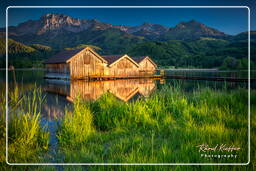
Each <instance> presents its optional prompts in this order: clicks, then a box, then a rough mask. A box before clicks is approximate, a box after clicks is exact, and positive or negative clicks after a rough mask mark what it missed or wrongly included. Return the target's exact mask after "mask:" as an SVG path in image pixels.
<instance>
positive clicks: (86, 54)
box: [70, 50, 106, 79]
mask: <svg viewBox="0 0 256 171" xmlns="http://www.w3.org/2000/svg"><path fill="white" fill-rule="evenodd" d="M104 65H106V64H104V63H103V62H102V61H101V60H100V59H99V58H97V57H96V56H95V55H94V54H93V53H91V52H90V51H89V50H86V51H83V53H80V54H78V56H77V57H75V59H74V60H72V61H71V62H70V76H71V79H82V78H85V77H88V76H89V75H104Z"/></svg>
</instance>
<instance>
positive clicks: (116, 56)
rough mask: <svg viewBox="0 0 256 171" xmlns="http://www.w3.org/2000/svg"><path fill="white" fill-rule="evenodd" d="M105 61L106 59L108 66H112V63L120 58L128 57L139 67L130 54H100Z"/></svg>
mask: <svg viewBox="0 0 256 171" xmlns="http://www.w3.org/2000/svg"><path fill="white" fill-rule="evenodd" d="M102 57H103V58H104V59H105V60H106V61H108V66H110V67H111V66H112V65H113V64H114V63H116V62H118V61H119V60H121V59H122V58H125V57H126V58H128V59H129V60H130V61H131V62H132V63H134V64H135V65H136V66H137V67H139V64H138V63H137V62H136V61H134V60H133V59H132V58H131V57H130V56H128V55H126V54H125V55H109V56H102Z"/></svg>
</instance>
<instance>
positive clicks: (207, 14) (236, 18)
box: [0, 0, 256, 34]
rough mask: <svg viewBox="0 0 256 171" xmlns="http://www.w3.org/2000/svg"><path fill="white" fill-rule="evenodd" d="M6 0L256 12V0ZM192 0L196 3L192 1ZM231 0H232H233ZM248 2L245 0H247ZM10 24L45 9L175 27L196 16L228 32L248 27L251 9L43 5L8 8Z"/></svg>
mask: <svg viewBox="0 0 256 171" xmlns="http://www.w3.org/2000/svg"><path fill="white" fill-rule="evenodd" d="M71 2H73V3H70V1H66V0H63V1H61V2H60V1H58V0H55V1H47V0H46V1H35V2H33V1H30V0H27V1H22V0H20V1H16V0H12V1H6V2H5V4H4V5H1V8H2V9H3V11H5V10H4V7H7V6H9V5H12V6H16V5H24V6H28V5H63V6H65V5H149V6H150V5H178V6H182V5H200V6H201V5H202V6H205V5H210V6H211V5H216V6H220V5H224V6H225V5H239V6H240V5H246V6H249V7H250V8H251V15H252V21H253V18H256V17H254V15H255V5H256V3H254V2H251V1H246V0H232V1H231V0H222V1H219V0H215V1H202V0H194V1H162V0H158V1H150V0H148V1H144V0H137V1H114V0H112V1H111V0H109V1H102V0H101V1H99V0H98V1H96V0H95V1H88V2H87V1H74V0H73V1H71ZM192 2H193V3H192ZM231 2H232V3H231ZM245 2H246V3H245ZM8 13H9V19H8V21H9V25H17V24H18V23H21V22H24V21H27V20H29V19H32V20H35V19H39V18H40V16H42V15H44V14H46V13H62V14H66V15H69V16H72V17H74V18H81V19H98V20H100V21H102V22H107V23H110V24H114V25H130V26H134V25H139V24H142V23H144V22H150V23H155V24H162V25H165V26H169V27H173V26H175V25H176V24H178V23H179V22H181V21H189V20H192V19H194V20H197V21H199V22H201V23H204V24H206V25H208V26H210V27H213V28H216V29H218V30H220V31H223V32H225V33H227V34H237V33H240V32H243V31H246V30H247V29H248V22H247V18H248V10H247V9H246V8H235V9H230V8H229V9H228V8H225V9H217V8H216V9H212V8H211V9H199V8H193V9H188V8H185V9H184V8H179V9H174V8H170V9H134V8H132V9H88V8H87V9H86V8H80V9H71V8H66V9H56V8H55V9H54V8H50V9H47V8H40V9H31V8H23V9H17V8H16V9H9V11H8ZM4 17H5V12H2V10H1V14H0V19H1V18H2V20H0V27H4V26H5V20H4V19H5V18H4ZM251 25H252V27H251V29H255V28H256V27H255V24H254V22H252V23H251Z"/></svg>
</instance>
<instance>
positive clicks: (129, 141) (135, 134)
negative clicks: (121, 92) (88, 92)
mask: <svg viewBox="0 0 256 171" xmlns="http://www.w3.org/2000/svg"><path fill="white" fill-rule="evenodd" d="M11 93H12V94H11V95H10V97H11V99H10V102H11V103H10V104H13V108H14V106H15V104H19V103H20V104H19V105H18V106H20V107H22V108H23V109H24V110H16V112H18V113H19V114H21V113H23V114H25V113H29V114H28V115H24V116H22V117H26V118H25V119H21V120H20V117H21V116H19V117H18V116H17V117H16V121H15V119H14V122H11V123H10V124H9V126H10V128H9V130H12V132H13V133H9V136H10V137H11V139H12V141H10V142H11V144H10V145H9V146H10V147H11V148H10V149H11V150H10V151H9V153H10V154H11V155H10V154H9V156H12V157H13V158H10V159H11V161H16V162H31V161H37V162H45V161H44V160H45V159H44V155H45V153H46V152H47V151H48V142H49V135H48V133H47V131H46V130H45V129H43V128H40V127H39V124H40V116H39V115H38V110H37V109H36V108H38V109H39V108H40V107H39V106H40V104H42V103H43V98H42V96H41V94H40V89H36V90H35V91H34V94H33V93H32V94H27V96H26V97H23V98H24V102H23V103H21V102H19V100H20V97H21V96H20V95H19V92H18V91H17V92H15V91H14V92H11ZM247 95H248V94H247V90H246V89H237V90H232V91H229V90H223V91H220V90H219V91H215V90H211V89H209V88H206V89H198V90H195V91H193V92H190V93H184V92H183V91H182V90H181V89H180V88H179V87H177V86H175V87H164V88H162V89H161V90H158V91H156V92H155V93H153V94H152V95H151V96H150V97H148V98H146V99H144V98H141V99H139V100H137V101H133V102H130V103H125V102H122V101H120V100H117V99H116V98H115V97H114V96H112V95H111V94H105V95H104V96H102V97H101V98H100V99H99V100H97V101H94V102H92V101H87V100H82V99H79V98H77V99H76V101H75V102H74V109H73V110H66V114H65V116H64V118H63V119H62V120H61V121H60V125H59V130H58V134H57V137H58V140H59V147H60V148H59V149H58V156H62V157H63V161H60V162H76V163H79V162H85V163H86V162H99V163H102V162H108V163H109V162H115V163H121V162H125V163H133V162H136V163H167V162H171V163H180V162H185V163H186V162H202V163H203V162H246V161H247V150H248V149H247V99H248V96H247ZM255 97H256V91H255V90H251V101H252V105H251V107H252V113H254V114H255V109H256V107H255V102H256V99H255ZM23 98H22V99H23ZM33 99H37V100H33ZM33 101H34V102H33ZM29 102H33V103H29ZM3 104H5V102H4V93H3V95H2V96H1V105H0V107H1V108H0V110H1V111H4V110H5V108H4V105H3ZM22 104H23V105H22ZM37 105H39V106H37ZM36 106H37V107H36ZM16 109H17V108H16ZM28 111H30V112H28ZM1 116H3V115H1ZM15 116H16V115H15ZM22 117H21V118H22ZM252 117H253V118H252V119H253V120H255V115H252ZM14 118H15V117H14ZM17 118H18V120H17ZM3 120H4V118H2V119H1V128H2V127H3V128H4V127H5V124H4V121H3ZM24 123H30V124H27V125H28V127H24ZM37 124H38V125H37ZM12 125H15V126H12ZM33 125H35V127H36V129H34V131H31V128H32V127H33ZM255 128H256V125H255V122H252V129H253V130H255ZM23 131H24V132H25V133H22V132H23ZM4 133H5V132H4V131H3V132H1V137H5V134H4ZM24 135H25V136H24ZM32 135H33V136H32ZM29 136H30V137H31V136H32V137H35V138H34V139H33V141H32V143H31V144H28V143H26V140H27V139H28V137H29ZM22 137H23V140H24V141H23V140H22V141H21V138H22ZM24 137H25V138H24ZM251 138H252V139H251V142H252V147H251V149H252V154H253V152H255V143H254V142H255V141H256V140H255V136H252V137H251ZM3 140H4V139H1V144H2V143H3ZM16 141H17V142H22V143H15V142H16ZM222 142H223V143H226V144H227V145H230V144H234V145H235V146H239V147H241V149H242V150H241V151H239V152H236V154H237V155H238V156H239V157H238V158H236V159H216V158H202V157H201V156H200V153H199V152H198V148H197V147H196V146H197V145H199V144H202V143H206V144H209V145H216V144H219V143H222ZM2 150H4V149H2ZM2 150H1V151H2ZM229 154H230V153H229ZM4 155H5V154H4V153H3V152H1V155H0V156H1V163H4V159H5V157H4ZM253 161H255V157H253ZM255 166H256V165H255V163H254V164H250V166H249V168H248V169H252V168H253V167H255ZM6 167H9V166H6ZM6 167H4V168H6ZM13 168H17V167H13ZM25 168H26V167H25ZM28 168H29V167H28ZM43 168H44V169H43V170H45V169H47V170H48V169H51V170H55V169H56V168H54V167H43ZM73 168H78V169H80V170H83V169H84V168H87V169H90V168H91V169H95V170H98V169H99V170H111V169H117V167H116V166H111V167H100V166H93V167H92V166H88V167H75V166H68V167H65V170H69V169H70V170H72V169H73ZM129 168H133V169H137V168H140V169H142V170H154V168H158V169H166V168H167V167H165V166H159V167H156V166H122V167H120V169H122V170H130V169H129ZM172 168H175V169H176V170H183V169H184V170H191V169H192V170H194V169H196V170H198V169H199V170H202V168H207V170H215V169H214V168H217V169H218V170H226V169H229V170H236V169H235V167H233V166H226V167H223V168H221V167H217V166H216V167H215V166H204V167H201V166H196V167H192V166H182V167H181V166H175V167H172ZM193 168H194V169H193ZM239 168H242V166H241V167H238V170H239ZM35 169H37V170H41V167H35Z"/></svg>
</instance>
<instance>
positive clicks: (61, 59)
mask: <svg viewBox="0 0 256 171" xmlns="http://www.w3.org/2000/svg"><path fill="white" fill-rule="evenodd" d="M83 49H84V48H80V49H74V50H65V51H61V52H59V53H57V54H56V55H54V56H53V57H51V58H49V59H48V60H46V61H45V62H44V64H57V63H66V61H67V60H68V59H70V58H71V57H73V56H75V55H76V54H77V53H79V52H80V51H81V50H83Z"/></svg>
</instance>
